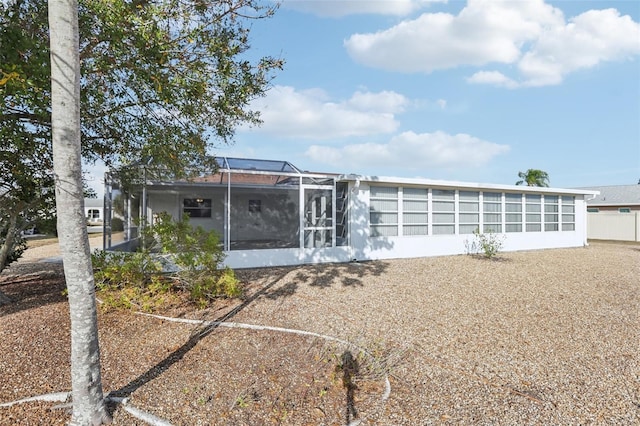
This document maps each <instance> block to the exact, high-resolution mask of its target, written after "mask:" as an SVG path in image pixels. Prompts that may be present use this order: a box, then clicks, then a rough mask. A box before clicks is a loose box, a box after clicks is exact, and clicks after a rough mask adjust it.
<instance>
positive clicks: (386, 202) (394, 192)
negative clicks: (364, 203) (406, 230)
mask: <svg viewBox="0 0 640 426" xmlns="http://www.w3.org/2000/svg"><path fill="white" fill-rule="evenodd" d="M369 223H370V229H371V236H372V237H392V236H396V235H398V188H389V187H385V186H372V187H371V189H370V205H369Z"/></svg>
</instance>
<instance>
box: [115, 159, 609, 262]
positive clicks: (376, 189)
mask: <svg viewBox="0 0 640 426" xmlns="http://www.w3.org/2000/svg"><path fill="white" fill-rule="evenodd" d="M218 163H219V170H218V171H217V173H215V174H213V175H209V176H203V177H199V178H196V179H192V180H184V179H182V180H180V179H171V178H168V177H166V176H164V177H163V176H162V174H161V173H159V172H158V171H157V170H152V169H144V171H143V172H142V173H141V176H144V178H143V179H141V180H140V183H139V184H138V185H137V186H133V187H131V188H133V189H129V190H128V191H125V189H124V188H123V187H122V185H121V184H120V183H119V181H118V179H117V172H111V173H108V175H107V178H106V179H105V182H106V188H105V206H107V208H108V209H109V208H110V207H109V206H110V205H111V203H112V200H113V199H114V197H115V196H118V194H124V195H125V197H126V202H125V240H126V241H125V243H123V244H124V249H130V248H131V245H132V244H133V243H135V241H136V237H137V228H136V226H135V223H137V222H138V221H137V220H136V219H137V218H138V217H140V218H142V219H143V220H145V221H146V222H147V223H150V224H153V222H154V219H155V218H157V215H158V214H159V213H160V212H167V213H169V214H171V215H172V216H173V217H176V218H179V217H182V216H183V215H189V217H190V220H191V223H192V224H193V225H199V226H202V227H203V228H205V229H213V230H216V231H217V232H218V233H219V234H220V235H221V240H222V242H223V248H224V251H225V252H226V255H227V257H226V260H225V262H226V264H227V265H228V266H230V267H232V268H246V267H262V266H275V265H297V264H305V263H321V262H349V261H353V260H357V261H362V260H374V259H390V258H408V257H424V256H438V255H451V254H462V253H465V252H466V250H467V249H466V246H467V245H468V243H469V241H470V240H472V239H473V238H474V235H473V232H474V231H475V230H480V231H481V232H484V233H487V232H493V233H499V234H502V235H504V238H505V241H504V247H503V249H504V250H507V251H513V250H532V249H545V248H557V247H580V246H583V245H585V244H586V240H587V234H586V233H587V230H586V199H588V198H591V197H593V196H594V195H596V194H597V192H595V191H591V190H576V189H559V188H540V187H522V186H515V185H494V184H479V183H466V182H451V181H439V180H429V179H408V178H393V177H377V176H360V175H354V174H342V175H338V174H328V173H310V172H304V171H301V170H299V169H298V168H296V167H295V166H294V165H292V164H291V163H289V162H286V161H271V160H249V159H240V158H219V159H218ZM107 213H108V212H107ZM107 217H109V214H107ZM105 234H106V235H108V234H109V223H108V221H107V222H106V223H105ZM105 241H106V243H105V248H107V249H122V248H123V246H113V247H112V246H111V243H110V239H109V238H106V239H105Z"/></svg>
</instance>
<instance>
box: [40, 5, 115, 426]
mask: <svg viewBox="0 0 640 426" xmlns="http://www.w3.org/2000/svg"><path fill="white" fill-rule="evenodd" d="M49 31H50V37H51V104H52V105H51V110H52V111H51V125H52V139H53V171H54V178H55V188H56V210H57V213H58V239H59V243H60V251H61V253H62V259H63V262H64V274H65V278H66V281H67V290H68V297H69V311H70V316H71V390H72V397H73V413H72V417H71V424H72V425H81V426H85V425H92V426H93V425H99V424H102V423H104V422H108V421H109V420H110V419H109V415H108V414H107V411H106V409H105V403H104V396H103V392H102V379H101V374H100V348H99V344H98V321H97V312H96V299H95V286H94V280H93V270H92V267H91V256H90V251H89V238H88V235H87V228H86V226H85V225H86V224H85V219H84V199H83V190H82V163H81V157H80V59H79V52H78V49H79V43H78V2H77V0H49Z"/></svg>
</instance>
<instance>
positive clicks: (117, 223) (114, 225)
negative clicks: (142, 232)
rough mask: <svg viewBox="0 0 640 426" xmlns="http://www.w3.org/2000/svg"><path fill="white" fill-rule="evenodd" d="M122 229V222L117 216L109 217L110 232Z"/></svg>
mask: <svg viewBox="0 0 640 426" xmlns="http://www.w3.org/2000/svg"><path fill="white" fill-rule="evenodd" d="M122 231H124V222H123V221H122V219H120V218H119V217H114V218H112V219H111V232H122Z"/></svg>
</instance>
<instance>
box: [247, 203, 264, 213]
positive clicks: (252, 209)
mask: <svg viewBox="0 0 640 426" xmlns="http://www.w3.org/2000/svg"><path fill="white" fill-rule="evenodd" d="M261 211H262V200H249V213H260V212H261Z"/></svg>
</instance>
